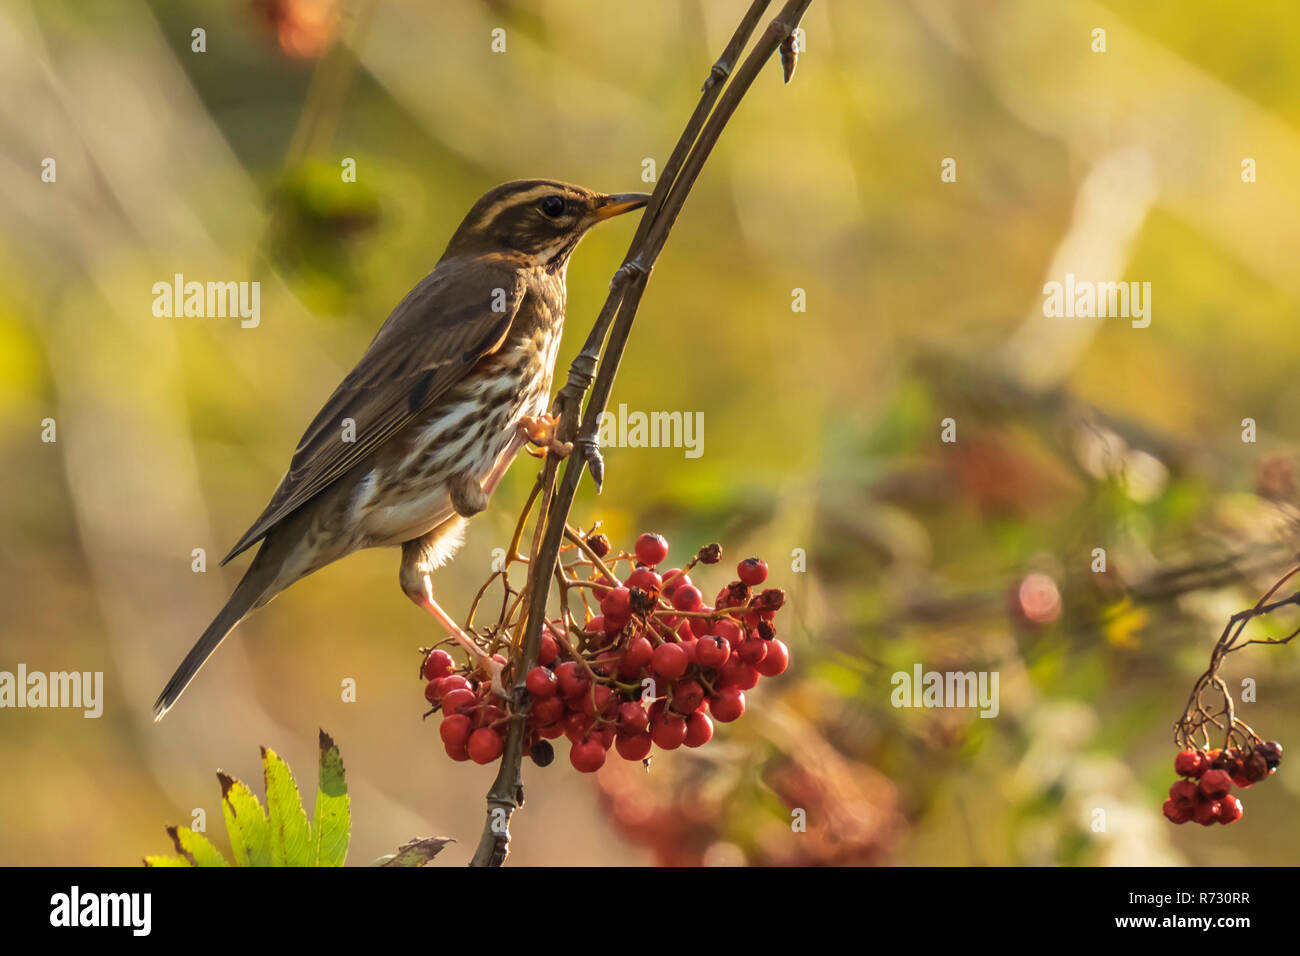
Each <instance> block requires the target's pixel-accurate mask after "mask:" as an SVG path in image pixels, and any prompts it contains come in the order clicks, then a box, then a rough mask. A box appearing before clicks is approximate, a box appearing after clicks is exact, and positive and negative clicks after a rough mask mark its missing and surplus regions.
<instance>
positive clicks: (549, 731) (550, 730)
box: [537, 697, 564, 740]
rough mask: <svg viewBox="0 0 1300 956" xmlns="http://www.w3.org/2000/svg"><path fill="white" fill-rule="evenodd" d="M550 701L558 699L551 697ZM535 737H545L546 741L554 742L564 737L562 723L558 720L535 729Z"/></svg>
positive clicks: (557, 699)
mask: <svg viewBox="0 0 1300 956" xmlns="http://www.w3.org/2000/svg"><path fill="white" fill-rule="evenodd" d="M551 700H554V701H559V700H560V698H558V697H552V698H551ZM537 736H539V737H545V738H546V739H547V740H554V739H555V738H556V737H563V736H564V722H563V721H560V720H556V721H552V722H551V723H549V724H544V725H542V726H541V727H538V728H537Z"/></svg>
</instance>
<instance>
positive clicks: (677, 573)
mask: <svg viewBox="0 0 1300 956" xmlns="http://www.w3.org/2000/svg"><path fill="white" fill-rule="evenodd" d="M663 580H664V586H663V593H664V597H666V598H668V599H669V600H671V599H672V596H673V592H674V591H676V590H677V589H678V588H679V587H682V586H683V585H689V584H690V583H691V576H690V575H689V574H687V573H686V572H685V571H683V570H682V569H681V568H672V569H670V570H668V571H665V572H664V575H663Z"/></svg>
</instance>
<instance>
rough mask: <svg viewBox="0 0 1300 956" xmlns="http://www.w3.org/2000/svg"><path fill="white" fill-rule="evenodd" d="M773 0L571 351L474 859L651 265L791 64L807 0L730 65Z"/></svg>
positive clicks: (511, 774)
mask: <svg viewBox="0 0 1300 956" xmlns="http://www.w3.org/2000/svg"><path fill="white" fill-rule="evenodd" d="M770 2H771V0H753V2H752V3H751V4H750V6H749V9H748V10H747V11H746V13H745V15H744V17H743V18H742V19H741V21H740V24H739V26H737V28H736V31H735V33H734V34H733V35H732V37H731V40H730V42H728V44H727V46H726V48H725V49H724V50H723V52H722V55H721V56H720V57H719V58H718V60H717V62H716V63H714V65H713V67H712V69H711V70H710V71H709V75H708V77H707V78H706V79H705V81H704V86H703V89H702V95H701V96H700V101H699V103H698V104H697V105H696V107H695V110H694V112H693V113H692V114H691V117H690V119H689V120H688V121H687V124H686V128H685V129H684V130H683V131H682V135H681V137H680V138H679V139H678V141H677V145H676V147H675V148H674V149H673V152H672V154H671V156H670V157H669V159H668V162H667V163H666V164H665V166H664V169H663V171H662V173H661V175H660V178H659V182H658V183H657V185H656V186H655V189H654V193H653V195H652V196H651V199H650V202H649V204H648V205H647V207H646V212H645V213H644V215H643V216H642V219H641V223H640V225H639V226H638V228H637V231H636V235H635V236H634V237H633V239H632V243H631V245H630V246H629V247H628V252H627V256H626V257H625V258H624V261H623V265H622V266H621V267H620V268H619V270H618V272H617V273H615V275H614V280H613V281H612V282H611V283H610V292H609V296H608V297H607V298H606V300H605V304H604V305H603V306H602V307H601V310H600V313H599V314H598V315H597V317H596V321H595V324H594V325H593V326H592V329H591V333H590V334H589V335H588V337H587V341H586V343H585V344H584V345H583V348H582V351H581V352H579V353H578V355H577V357H575V358H574V360H573V363H572V365H571V367H570V369H569V377H568V380H567V381H566V382H565V385H564V387H563V388H561V389H560V391H559V393H558V394H557V396H556V411H557V412H558V413H559V415H560V427H559V435H558V437H559V439H560V440H561V441H572V442H573V446H574V448H573V454H571V455H570V456H569V458H568V459H567V461H566V464H565V467H564V475H563V478H561V479H560V481H559V484H558V486H557V484H556V477H557V473H558V469H559V465H558V461H557V460H556V458H555V456H549V457H548V458H547V462H546V466H545V469H544V471H543V473H542V479H541V487H542V488H543V489H544V491H543V502H544V505H543V510H542V512H541V514H540V515H539V517H538V527H537V536H536V537H535V541H537V542H539V543H538V544H536V545H535V547H534V548H533V552H532V555H531V557H530V567H529V569H528V583H527V585H526V586H525V593H526V594H527V599H528V610H527V617H526V620H525V626H524V633H523V638H522V640H519V639H518V638H516V646H515V652H514V655H513V658H514V659H513V664H514V667H513V675H514V680H515V685H514V688H513V699H514V706H513V707H512V708H511V717H510V729H509V733H508V735H507V737H506V744H505V749H504V752H503V753H502V756H501V767H500V770H499V772H498V773H497V778H496V781H495V782H494V783H493V785H492V789H491V790H489V791H488V795H487V804H488V812H487V823H486V825H485V826H484V829H483V835H482V838H481V839H480V841H479V846H478V850H477V852H476V853H475V854H474V859H473V861H472V862H471V864H470V865H471V866H500V865H501V864H502V863H503V862H505V858H506V855H507V853H508V852H509V847H510V831H509V822H510V816H511V814H512V813H513V812H514V811H515V810H516V809H518V808H519V807H521V806H523V781H522V776H521V763H522V760H523V745H524V724H525V713H524V711H523V708H524V705H525V704H526V695H525V691H524V686H523V681H524V676H525V675H526V674H527V673H528V671H529V670H530V669H531V668H532V667H533V666H534V665H535V664H536V663H537V655H538V650H539V648H540V645H541V632H542V625H543V623H544V621H545V618H546V598H547V594H548V593H549V584H550V579H551V576H552V574H553V573H554V571H555V569H556V563H557V560H558V558H559V553H560V545H561V543H562V540H563V537H564V530H565V523H566V522H567V521H568V517H569V511H570V509H571V508H572V507H573V499H574V496H575V495H576V494H577V491H578V483H579V482H580V481H581V479H582V473H583V471H584V470H586V469H588V468H590V469H591V474H592V478H593V480H594V481H595V482H596V487H597V489H599V488H600V486H601V484H602V481H603V478H604V462H603V460H602V459H601V456H600V449H599V445H598V443H597V441H596V433H597V422H598V421H599V419H600V415H601V413H602V412H603V411H604V410H605V407H606V405H607V404H608V402H609V397H610V394H611V392H612V391H613V388H614V378H615V376H616V375H617V373H618V366H619V363H620V361H621V360H622V357H623V352H624V350H625V349H626V348H627V341H628V336H629V335H630V334H631V331H632V322H633V320H634V319H635V317H636V311H637V307H638V306H639V305H640V303H641V296H642V293H643V292H644V291H645V286H646V282H647V280H648V279H649V276H650V272H651V270H652V269H653V268H654V264H655V261H656V260H657V259H658V258H659V253H660V252H661V251H662V250H663V247H664V243H665V242H666V241H667V239H668V234H669V232H670V231H671V230H672V227H673V225H674V223H676V221H677V216H678V214H679V213H680V212H681V209H682V206H683V205H684V204H685V202H686V197H687V196H688V195H689V194H690V191H691V188H692V187H693V186H694V185H695V181H696V180H697V179H698V178H699V175H700V171H701V170H702V169H703V168H704V163H705V160H707V159H708V157H709V154H710V153H711V152H712V150H713V147H714V145H715V144H716V143H717V141H718V138H719V137H720V136H721V135H722V131H723V129H724V128H725V127H726V125H727V122H728V121H729V120H730V119H731V117H732V115H733V114H734V113H735V111H736V107H737V106H739V105H740V101H741V99H743V98H744V96H745V94H746V93H748V92H749V88H750V86H752V85H753V82H754V79H755V78H756V77H757V76H758V73H759V71H760V70H761V69H762V68H763V66H764V65H765V64H766V63H767V61H768V60H769V59H770V58H771V57H772V55H773V54H774V53H775V52H776V51H777V50H778V48H779V49H781V54H782V55H781V60H782V67H783V70H784V72H785V77H786V79H787V80H788V79H789V77H790V74H791V73H792V72H793V61H794V49H793V45H792V44H791V43H789V42H787V41H788V39H789V38H790V37H791V35H792V34H793V32H794V29H795V27H797V26H798V25H799V21H800V19H801V18H802V17H803V14H804V11H805V10H807V9H808V6H809V5H810V4H811V3H812V0H787V2H786V4H785V5H784V6H783V7H782V8H781V11H780V13H778V14H777V15H776V17H775V18H774V19H773V20H772V21H771V22H770V23H769V24H768V26H767V28H766V29H765V30H764V31H763V33H762V34H760V35H759V38H758V40H757V41H756V42H755V44H754V47H753V49H752V50H750V52H749V55H748V56H746V57H745V60H744V62H743V63H742V64H741V66H740V68H739V69H736V62H737V60H738V59H739V57H740V54H741V52H742V51H743V50H744V48H745V46H746V44H747V43H748V42H749V39H750V37H751V35H752V34H753V33H754V30H755V29H756V28H757V26H758V23H759V21H760V20H761V19H762V17H763V14H764V12H765V11H766V10H767V7H768V5H769V4H770ZM607 339H608V340H607ZM602 343H603V345H604V349H603V352H602ZM597 368H599V374H597ZM588 388H590V389H591V398H590V400H589V401H588V403H587V407H586V412H585V414H583V415H582V416H581V421H579V412H580V411H581V408H582V399H583V397H584V395H586V393H587V390H588Z"/></svg>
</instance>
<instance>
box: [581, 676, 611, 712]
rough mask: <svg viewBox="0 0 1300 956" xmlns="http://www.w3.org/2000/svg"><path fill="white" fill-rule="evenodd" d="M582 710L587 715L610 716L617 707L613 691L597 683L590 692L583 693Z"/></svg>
mask: <svg viewBox="0 0 1300 956" xmlns="http://www.w3.org/2000/svg"><path fill="white" fill-rule="evenodd" d="M582 699H583V702H584V703H583V708H582V712H583V713H584V714H586V715H587V716H588V717H596V716H598V715H599V716H602V717H604V716H612V714H613V712H614V711H615V710H616V709H617V708H618V701H616V700H615V699H614V692H613V691H612V690H610V689H609V688H608V687H606V686H605V685H604V684H597V685H596V687H595V689H594V690H592V692H591V693H590V694H584V695H583V698H582Z"/></svg>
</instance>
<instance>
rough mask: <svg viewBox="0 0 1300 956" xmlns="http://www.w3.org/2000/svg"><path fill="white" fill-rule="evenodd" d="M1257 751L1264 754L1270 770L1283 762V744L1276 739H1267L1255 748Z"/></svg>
mask: <svg viewBox="0 0 1300 956" xmlns="http://www.w3.org/2000/svg"><path fill="white" fill-rule="evenodd" d="M1255 752H1256V753H1258V754H1262V755H1263V757H1264V760H1265V762H1266V763H1267V764H1268V769H1269V770H1276V769H1277V768H1278V765H1279V764H1280V763H1281V762H1282V745H1281V744H1280V743H1278V742H1277V741H1276V740H1267V741H1265V742H1264V743H1262V744H1259V745H1258V746H1256V748H1255Z"/></svg>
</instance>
